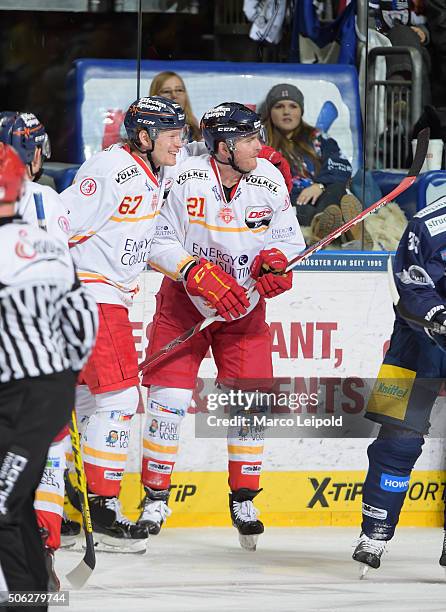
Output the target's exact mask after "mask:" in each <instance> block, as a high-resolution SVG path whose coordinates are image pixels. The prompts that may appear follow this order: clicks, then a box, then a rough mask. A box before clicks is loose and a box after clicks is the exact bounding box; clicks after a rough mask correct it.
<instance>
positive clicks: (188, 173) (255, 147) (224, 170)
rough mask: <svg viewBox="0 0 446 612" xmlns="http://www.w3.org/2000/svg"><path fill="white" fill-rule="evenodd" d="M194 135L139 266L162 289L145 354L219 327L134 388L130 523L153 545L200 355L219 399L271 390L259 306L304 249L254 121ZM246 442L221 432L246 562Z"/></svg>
mask: <svg viewBox="0 0 446 612" xmlns="http://www.w3.org/2000/svg"><path fill="white" fill-rule="evenodd" d="M201 129H202V133H203V138H204V141H205V143H206V146H207V148H208V151H209V153H208V154H206V155H201V156H199V157H194V158H189V160H186V161H185V162H184V163H182V164H180V166H179V167H178V174H177V178H176V180H175V182H174V184H173V186H172V189H171V191H170V194H169V197H168V198H167V200H166V202H165V204H164V206H163V208H162V210H161V214H160V217H159V222H158V225H157V232H156V234H155V238H154V242H153V246H152V252H151V255H150V259H149V263H150V265H151V266H153V267H154V268H156V269H158V270H159V271H161V272H163V273H164V274H165V278H164V279H163V282H162V285H161V288H160V290H159V292H158V295H157V296H156V313H155V315H154V319H153V324H152V329H151V334H150V338H149V348H148V350H149V354H153V353H154V352H156V351H157V350H158V349H160V348H161V347H162V346H164V345H165V344H167V343H168V342H169V341H171V340H173V339H174V338H176V337H177V336H179V335H180V334H182V333H183V332H185V331H186V330H188V329H189V328H191V327H193V326H194V325H195V324H196V323H197V322H199V321H201V320H202V319H203V317H208V316H212V315H215V314H216V313H217V314H218V315H220V317H221V322H220V321H217V322H215V323H213V324H212V325H211V326H209V327H208V328H207V329H206V330H205V331H203V332H201V333H199V334H197V335H195V336H194V337H193V338H191V339H190V340H189V341H188V342H187V343H185V344H184V346H182V347H180V348H179V349H178V350H175V351H172V354H171V355H169V356H167V357H166V358H164V359H163V361H160V362H159V363H157V364H156V365H155V367H153V368H151V369H150V370H149V371H147V372H146V373H145V375H144V377H143V384H144V385H145V386H148V387H149V388H150V392H149V400H148V408H147V412H148V414H147V423H146V427H145V431H144V441H143V461H142V482H143V485H144V488H145V492H146V495H145V499H144V500H143V503H142V509H141V515H140V518H139V521H138V522H139V524H142V525H146V526H147V527H148V528H149V532H150V533H153V534H155V533H158V532H159V530H160V528H161V524H162V522H163V521H164V520H165V519H166V518H167V516H168V515H169V514H170V512H171V511H170V509H169V508H168V505H167V502H168V497H169V486H170V480H171V475H172V471H173V468H174V464H175V459H176V454H177V450H178V438H179V429H180V424H181V420H182V419H183V417H184V416H185V414H186V412H187V409H188V407H189V405H190V402H191V399H192V393H193V390H194V388H195V384H196V380H197V374H198V369H199V367H200V364H201V362H202V360H203V358H204V357H205V355H206V353H207V351H208V349H209V347H212V352H213V356H214V359H215V362H216V365H217V369H218V376H217V382H218V383H219V384H220V386H221V387H223V388H226V389H228V388H229V389H242V390H244V391H250V390H255V389H258V385H259V381H260V385H261V386H263V388H260V389H258V390H260V391H264V390H268V389H270V388H271V385H272V377H273V371H272V358H271V335H270V330H269V327H268V324H267V323H266V321H265V298H273V297H275V296H277V295H279V294H281V293H283V292H284V291H287V290H288V289H291V286H292V272H290V271H288V272H287V271H286V268H287V265H288V260H289V259H292V258H293V257H295V256H296V255H297V254H299V253H300V252H301V251H302V250H303V248H304V247H305V243H304V240H303V237H302V233H301V231H300V228H299V225H298V222H297V220H296V216H295V214H294V213H293V209H292V207H291V206H290V200H289V196H288V191H287V188H286V185H285V182H284V179H283V177H282V174H281V173H280V172H279V170H278V169H277V168H275V167H274V166H273V165H272V164H271V163H270V162H269V161H267V160H266V159H259V158H258V155H259V153H260V150H261V148H262V127H261V123H260V120H259V117H258V115H257V114H256V113H255V112H253V111H252V110H250V109H248V108H247V107H245V106H243V105H242V104H238V103H235V102H229V103H223V104H220V105H219V106H217V107H215V108H213V109H211V110H210V111H208V112H207V113H206V114H205V115H204V117H203V119H202V122H201ZM253 285H255V288H256V289H257V291H254V292H253V294H252V297H251V298H250V300H249V299H248V297H247V294H246V292H247V290H248V289H249V288H251V287H252V286H253ZM251 385H255V386H254V387H252V386H251ZM241 408H242V409H243V407H241ZM254 430H255V428H254V427H253V426H251V428H250V431H249V432H246V431H245V432H242V431H241V430H240V428H239V427H232V428H230V429H229V431H228V440H227V441H228V457H229V487H230V490H231V492H230V495H229V505H230V513H231V518H232V522H233V525H234V526H235V527H236V528H237V529H238V531H239V536H240V543H241V545H242V547H244V548H247V549H250V550H255V547H256V541H257V538H258V535H259V534H260V533H262V532H263V524H262V523H261V521H260V520H259V519H258V518H257V511H256V509H255V508H254V506H253V503H252V500H253V499H254V498H255V496H256V495H257V494H258V493H259V491H260V490H259V478H260V471H261V465H262V454H263V440H260V441H259V440H258V437H259V436H258V432H256V433H255V431H254ZM165 431H170V432H171V433H173V435H169V436H165V435H163V432H165ZM166 438H170V439H166ZM210 494H211V492H210Z"/></svg>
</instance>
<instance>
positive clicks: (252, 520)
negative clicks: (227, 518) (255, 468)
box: [229, 489, 264, 551]
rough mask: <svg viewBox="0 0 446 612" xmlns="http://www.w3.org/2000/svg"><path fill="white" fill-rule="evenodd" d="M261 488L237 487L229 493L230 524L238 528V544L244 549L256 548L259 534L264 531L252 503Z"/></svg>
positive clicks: (257, 512)
mask: <svg viewBox="0 0 446 612" xmlns="http://www.w3.org/2000/svg"><path fill="white" fill-rule="evenodd" d="M261 490H262V489H259V490H258V491H252V490H251V489H238V491H232V493H230V494H229V510H230V512H231V519H232V524H233V525H234V527H236V528H237V530H238V533H239V541H240V546H241V547H242V548H243V549H244V550H252V551H254V550H256V548H257V540H258V539H259V535H260V534H261V533H263V532H264V527H263V523H262V521H259V520H258V518H257V516H258V515H259V511H258V510H257V509H256V508H255V507H254V504H253V503H252V500H253V499H254V497H255V496H256V495H257V494H258V493H260V491H261Z"/></svg>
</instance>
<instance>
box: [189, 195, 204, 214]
mask: <svg viewBox="0 0 446 612" xmlns="http://www.w3.org/2000/svg"><path fill="white" fill-rule="evenodd" d="M205 201H206V198H195V197H192V198H187V212H188V213H189V217H201V218H202V219H203V218H204V203H205Z"/></svg>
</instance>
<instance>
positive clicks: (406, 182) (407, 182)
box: [139, 128, 429, 372]
mask: <svg viewBox="0 0 446 612" xmlns="http://www.w3.org/2000/svg"><path fill="white" fill-rule="evenodd" d="M428 145H429V128H425V129H424V130H422V131H421V132H420V133H419V134H418V139H417V149H416V151H415V155H414V160H413V163H412V166H411V167H410V169H409V172H408V173H407V176H406V177H405V178H404V179H403V180H402V181H401V183H400V184H399V185H397V186H396V187H395V189H393V190H392V191H391V192H390V193H388V194H387V195H386V196H384V197H383V198H381V199H380V200H378V201H377V202H375V203H374V204H371V205H370V206H369V207H368V208H366V209H365V210H363V211H362V212H361V213H359V215H357V216H356V217H354V218H353V219H350V220H349V221H347V222H346V223H344V225H341V227H339V228H338V229H336V230H334V231H333V232H331V233H330V234H328V235H327V236H325V238H322V240H319V242H316V243H315V244H313V245H312V246H310V247H308V249H305V251H303V252H302V253H300V255H297V257H295V258H294V259H292V260H291V261H290V262H289V263H288V268H287V271H289V270H291V269H292V268H293V267H294V266H295V265H296V264H298V263H300V262H302V261H305V260H306V259H308V258H309V257H311V255H313V253H317V252H318V251H320V250H321V249H323V248H324V247H325V246H327V245H328V244H330V243H331V242H333V240H336V238H338V237H339V236H341V234H343V233H344V232H347V231H348V230H349V229H350V228H352V227H354V226H355V225H357V224H358V223H362V221H364V219H366V218H367V217H368V216H369V215H371V214H372V213H374V212H376V211H377V210H379V209H380V208H382V207H383V206H385V205H386V204H388V203H389V202H391V201H392V200H393V199H394V198H396V197H398V196H399V195H400V194H402V193H403V192H404V191H406V189H409V187H410V186H411V185H413V183H414V182H415V181H416V179H417V176H418V174H419V173H420V170H421V166H422V165H423V162H424V159H425V157H426V152H427V147H428ZM250 293H252V289H251V291H248V295H250ZM215 321H221V319H220V318H219V317H209V318H207V319H204V320H203V321H201V322H199V323H197V324H196V325H195V326H194V327H191V329H188V330H187V331H186V332H184V334H181V336H178V338H175V339H174V340H172V341H171V342H169V343H168V344H166V345H165V346H163V347H162V348H161V349H160V350H159V351H156V352H155V353H153V354H152V355H150V356H149V357H148V358H147V359H145V360H144V361H143V362H142V363H141V364H140V366H139V371H140V372H144V371H145V370H146V369H147V368H148V367H149V366H151V365H153V364H154V363H156V362H157V361H159V360H160V359H161V358H163V357H164V356H165V355H167V353H170V351H172V350H173V349H174V348H176V347H177V346H180V344H183V343H184V342H186V341H187V340H189V339H190V338H192V337H193V336H195V335H196V334H199V333H200V332H201V331H203V330H204V329H206V327H208V326H209V325H211V324H212V323H214V322H215Z"/></svg>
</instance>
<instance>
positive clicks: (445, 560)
mask: <svg viewBox="0 0 446 612" xmlns="http://www.w3.org/2000/svg"><path fill="white" fill-rule="evenodd" d="M439 563H440V565H441V567H444V569H445V572H446V531H445V532H444V537H443V549H442V551H441V557H440V561H439Z"/></svg>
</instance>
